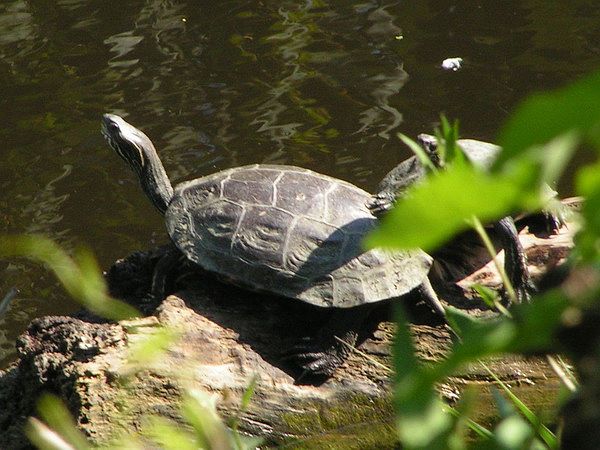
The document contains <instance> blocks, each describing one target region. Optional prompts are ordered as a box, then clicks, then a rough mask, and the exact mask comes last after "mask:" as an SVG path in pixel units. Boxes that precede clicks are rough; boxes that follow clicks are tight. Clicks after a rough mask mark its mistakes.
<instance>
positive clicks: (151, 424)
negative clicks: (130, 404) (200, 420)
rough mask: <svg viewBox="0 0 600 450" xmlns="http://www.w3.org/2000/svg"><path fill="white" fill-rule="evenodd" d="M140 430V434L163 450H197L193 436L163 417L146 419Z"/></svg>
mask: <svg viewBox="0 0 600 450" xmlns="http://www.w3.org/2000/svg"><path fill="white" fill-rule="evenodd" d="M145 422H146V423H145V424H144V426H143V428H142V434H143V435H145V436H147V437H148V438H149V439H152V440H153V441H154V442H156V443H157V444H159V445H160V448H161V449H164V450H197V449H198V443H197V442H196V440H195V439H194V435H193V434H191V433H189V432H188V431H185V430H182V429H181V426H180V425H179V424H175V423H172V422H170V421H168V420H166V419H165V418H163V417H156V416H153V417H148V418H147V419H146V421H145Z"/></svg>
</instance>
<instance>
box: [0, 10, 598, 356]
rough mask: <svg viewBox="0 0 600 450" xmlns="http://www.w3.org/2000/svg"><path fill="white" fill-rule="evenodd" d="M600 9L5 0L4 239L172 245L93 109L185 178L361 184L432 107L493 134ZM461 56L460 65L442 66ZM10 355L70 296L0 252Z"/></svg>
mask: <svg viewBox="0 0 600 450" xmlns="http://www.w3.org/2000/svg"><path fill="white" fill-rule="evenodd" d="M598 23H600V5H599V4H598V2H596V1H593V0H589V1H571V2H546V1H542V0H537V1H536V0H529V1H504V2H496V1H491V0H486V1H476V2H474V1H453V2H448V1H419V2H380V1H363V2H359V3H357V2H346V1H331V2H327V1H323V0H315V1H305V2H291V1H283V2H281V1H277V2H275V1H262V2H241V1H236V2H234V1H222V2H212V1H211V2H204V1H191V0H190V1H187V2H186V1H166V0H145V1H141V0H140V1H114V0H104V1H101V2H96V1H89V0H88V1H84V0H54V1H52V0H30V1H24V0H3V1H2V2H1V4H0V140H1V142H2V145H1V146H0V233H3V234H4V233H33V232H35V233H44V234H47V235H49V236H51V237H53V238H54V239H56V240H58V241H59V242H60V243H61V244H62V245H63V246H64V247H66V248H68V249H73V248H75V247H76V246H79V245H86V246H89V247H91V248H92V250H93V251H94V252H95V253H96V254H97V256H98V258H99V260H100V262H101V264H102V265H104V266H106V265H107V264H109V263H110V262H111V261H112V260H114V259H115V258H117V257H119V256H121V255H125V254H127V253H128V252H131V251H132V250H135V249H143V248H148V247H150V246H152V245H154V244H156V243H161V242H164V241H165V239H166V237H165V234H164V231H163V225H162V220H161V218H160V217H159V216H158V215H157V214H156V213H155V212H154V211H153V209H152V207H151V205H150V204H149V202H148V201H147V200H146V199H145V198H144V197H143V196H142V193H141V191H140V189H139V187H138V185H137V182H136V180H135V179H134V178H133V176H132V174H131V173H130V172H129V171H128V169H127V168H126V167H125V166H124V165H123V164H122V162H121V161H120V160H119V159H118V158H117V157H116V156H115V155H113V154H112V153H111V152H110V150H109V149H108V147H107V146H106V145H105V144H104V143H103V142H102V139H101V137H100V133H99V118H100V115H101V113H103V112H106V111H110V112H114V113H117V114H121V115H124V116H126V117H127V119H128V120H130V121H131V122H132V123H134V124H135V125H137V126H139V127H140V128H143V129H144V130H145V131H146V132H147V134H149V135H150V136H151V137H152V138H153V140H154V141H155V143H156V144H157V147H158V148H159V152H160V154H161V156H162V159H163V161H164V163H165V166H166V167H167V170H168V171H169V173H170V174H171V176H172V178H173V179H174V180H183V179H188V178H192V177H196V176H201V175H203V174H206V173H210V172H213V171H215V170H219V169H224V168H228V167H232V166H236V165H242V164H247V163H253V162H270V163H285V164H295V165H300V166H304V167H308V168H311V169H316V170H319V171H321V172H324V173H327V174H331V175H334V176H337V177H340V178H343V179H346V180H349V181H351V182H353V183H356V184H358V185H359V186H361V187H364V188H366V189H372V188H373V187H374V186H375V185H376V184H377V182H378V180H379V179H380V178H381V177H382V176H383V175H384V174H385V173H386V172H387V171H388V170H389V169H390V168H391V167H392V166H393V165H394V164H395V163H397V162H398V161H400V160H401V159H402V158H404V157H406V156H407V155H408V153H407V151H406V150H405V149H403V148H402V147H401V146H400V145H398V143H397V142H396V140H395V139H394V136H395V133H396V132H398V131H402V132H404V133H407V134H409V135H415V134H417V133H419V132H423V131H430V130H431V127H432V124H434V123H435V122H436V121H437V119H438V114H439V112H440V111H445V112H446V113H447V114H448V115H449V116H450V117H457V118H459V119H460V120H461V123H462V131H463V135H465V136H473V137H480V138H484V139H493V137H494V134H495V133H496V132H497V130H498V127H499V125H500V123H501V122H502V121H503V119H504V118H505V117H506V115H507V114H508V113H509V111H510V110H511V109H512V108H513V107H514V105H515V104H516V103H517V102H518V101H519V100H520V99H522V98H523V97H524V96H525V95H527V94H528V93H530V92H532V91H536V90H540V89H545V88H550V87H555V86H558V85H562V84H564V83H565V82H567V81H569V80H573V79H575V78H577V77H578V76H580V75H581V74H583V73H586V72H589V71H591V70H593V69H595V68H597V66H598V63H599V62H600V48H599V46H598V42H600V27H598ZM452 56H460V57H462V58H464V60H465V67H464V69H463V70H461V71H459V72H456V73H452V72H445V71H443V70H441V69H440V68H439V64H440V63H441V61H442V60H443V59H444V58H447V57H452ZM0 274H2V276H1V277H0V296H2V295H3V293H5V292H7V291H8V290H9V289H10V287H12V286H17V287H19V289H20V290H21V294H20V295H19V296H18V297H17V299H16V300H15V301H14V303H13V305H12V307H11V309H10V311H9V312H8V313H7V314H6V315H5V317H4V318H2V319H0V364H3V363H6V361H8V360H9V359H10V358H11V357H12V341H13V340H14V337H15V336H16V335H17V334H18V333H19V332H21V331H22V330H23V328H24V327H25V326H26V324H27V322H28V321H29V320H30V319H31V318H33V317H36V316H39V315H42V314H48V313H62V312H67V311H70V310H72V309H73V308H74V305H72V304H71V303H70V302H69V300H68V299H67V297H66V295H64V294H63V293H62V291H61V290H60V289H59V288H57V284H56V282H55V281H54V279H53V277H52V276H51V275H49V274H48V273H47V272H45V271H44V270H42V269H40V268H39V267H37V266H35V265H32V264H29V263H27V262H24V261H10V262H8V261H2V262H0Z"/></svg>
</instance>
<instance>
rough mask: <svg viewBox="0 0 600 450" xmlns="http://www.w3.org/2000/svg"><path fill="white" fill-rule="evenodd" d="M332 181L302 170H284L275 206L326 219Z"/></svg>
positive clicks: (294, 212)
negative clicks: (327, 196) (328, 193)
mask: <svg viewBox="0 0 600 450" xmlns="http://www.w3.org/2000/svg"><path fill="white" fill-rule="evenodd" d="M331 184H332V183H331V181H329V180H326V179H321V178H318V177H315V176H311V175H310V174H307V173H302V172H284V173H283V174H282V176H281V177H280V178H279V179H278V180H277V184H276V190H277V192H276V196H275V206H277V207H279V208H283V209H285V210H287V211H291V212H292V213H293V214H294V215H297V216H307V217H310V218H313V219H317V220H325V214H326V210H327V203H326V202H327V199H326V194H327V191H328V189H330V187H331Z"/></svg>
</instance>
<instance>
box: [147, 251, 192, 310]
mask: <svg viewBox="0 0 600 450" xmlns="http://www.w3.org/2000/svg"><path fill="white" fill-rule="evenodd" d="M183 258H184V256H183V255H182V253H181V252H180V251H179V249H178V248H177V247H175V245H172V244H171V245H170V246H169V247H168V249H167V250H165V253H164V254H163V255H162V256H161V258H160V259H159V260H158V262H157V263H156V266H154V274H153V275H152V288H151V289H150V298H152V299H154V300H162V299H164V298H165V296H166V291H167V284H168V281H169V279H170V278H171V277H172V275H173V273H174V272H175V269H176V268H177V267H179V266H180V264H181V261H182V259H183Z"/></svg>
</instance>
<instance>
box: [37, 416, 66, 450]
mask: <svg viewBox="0 0 600 450" xmlns="http://www.w3.org/2000/svg"><path fill="white" fill-rule="evenodd" d="M25 435H26V436H27V438H28V439H29V440H30V441H31V443H32V444H33V445H35V446H36V447H37V448H38V449H40V450H74V448H75V447H73V446H72V445H71V444H69V443H68V442H67V441H65V440H64V439H63V438H62V436H60V435H59V434H58V433H57V432H56V431H54V430H52V429H50V427H48V426H47V425H46V424H45V423H43V422H41V421H39V420H38V419H36V418H35V417H30V418H29V419H28V421H27V424H26V425H25Z"/></svg>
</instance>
